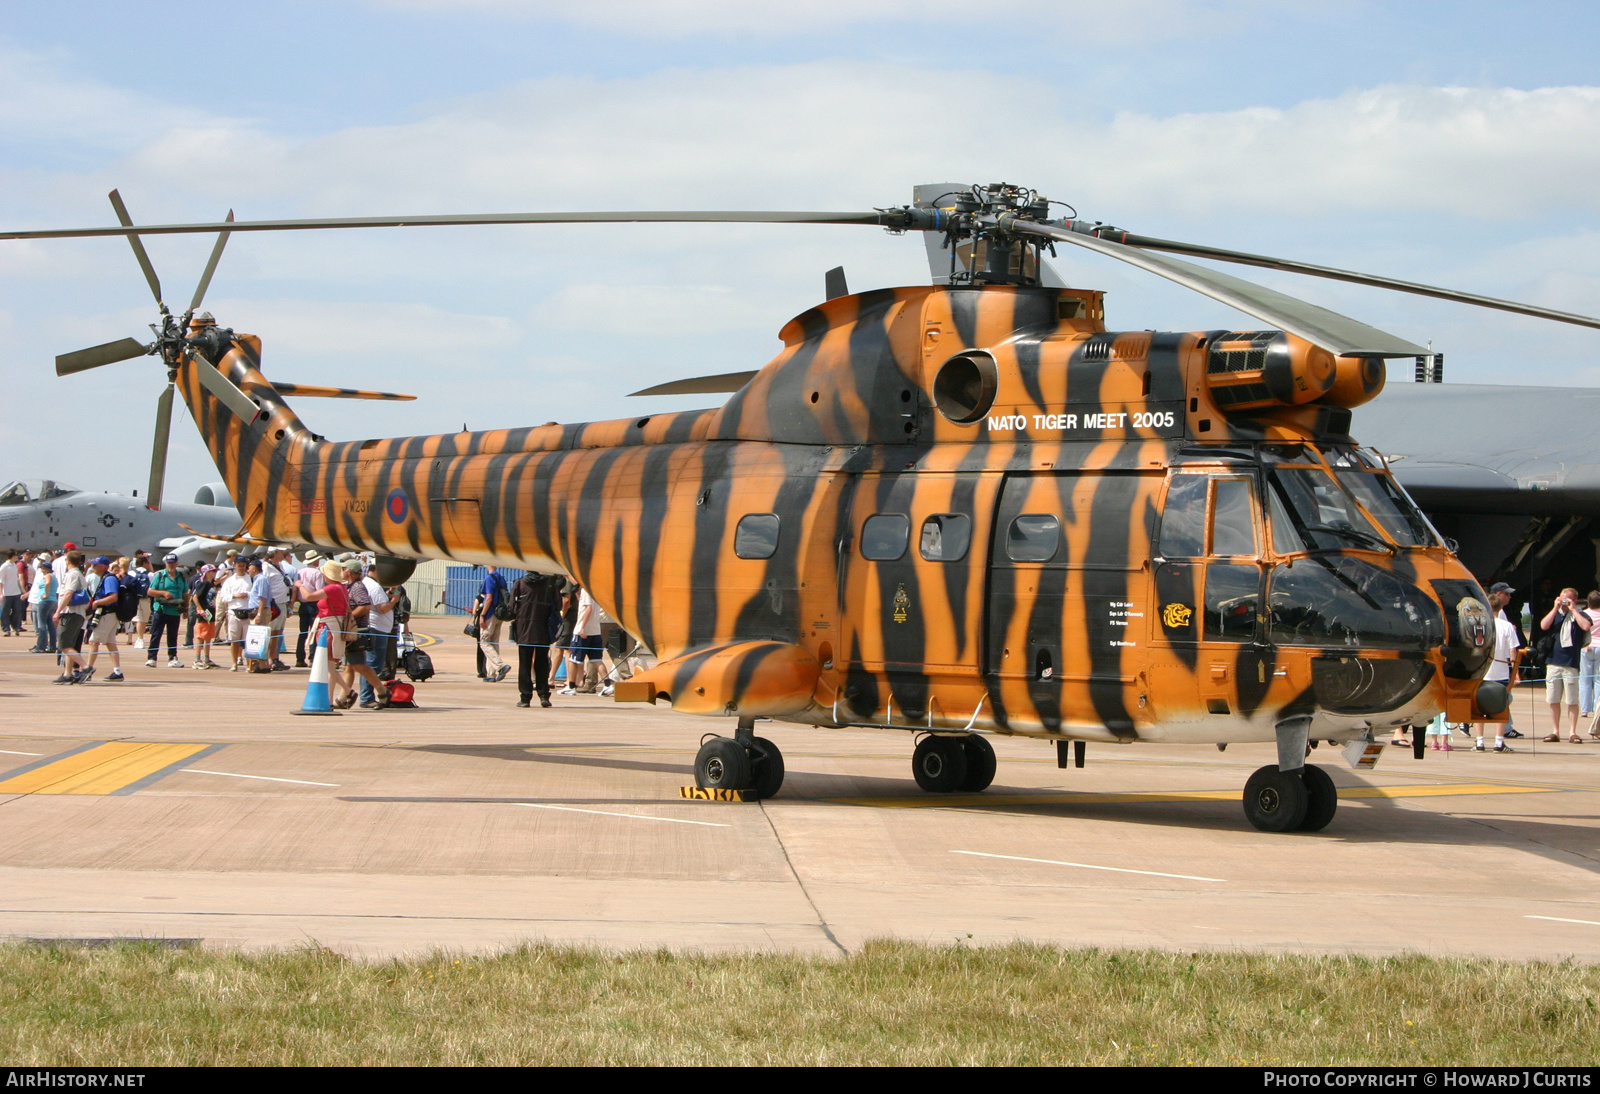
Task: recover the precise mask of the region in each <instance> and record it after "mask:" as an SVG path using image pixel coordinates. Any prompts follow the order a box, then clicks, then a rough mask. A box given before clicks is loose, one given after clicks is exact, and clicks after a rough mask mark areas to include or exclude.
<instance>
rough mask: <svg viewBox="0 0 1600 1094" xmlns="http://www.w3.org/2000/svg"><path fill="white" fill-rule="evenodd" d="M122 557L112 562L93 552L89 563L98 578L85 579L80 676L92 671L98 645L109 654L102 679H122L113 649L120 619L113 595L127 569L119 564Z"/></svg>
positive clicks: (118, 656)
mask: <svg viewBox="0 0 1600 1094" xmlns="http://www.w3.org/2000/svg"><path fill="white" fill-rule="evenodd" d="M122 561H123V560H122V559H118V560H117V563H116V564H113V563H112V561H111V559H110V558H108V557H107V556H105V555H96V556H95V558H94V561H93V562H91V563H90V564H89V565H90V568H91V570H92V571H93V572H94V575H95V576H96V577H98V578H99V579H100V580H99V582H98V583H96V582H95V581H94V580H92V579H91V580H90V582H89V588H90V591H91V595H92V596H93V599H92V600H90V601H89V613H90V614H89V626H88V631H89V638H88V641H89V665H88V668H86V669H85V670H84V676H83V679H84V680H87V679H89V676H90V675H92V674H93V673H94V663H95V662H96V661H97V660H99V659H100V647H102V646H104V647H105V649H106V652H107V653H109V654H110V655H111V674H110V675H109V676H107V677H106V679H107V680H109V681H111V682H113V683H120V682H121V681H122V680H123V675H122V654H121V653H119V652H117V632H118V631H120V630H121V629H122V621H121V620H120V619H118V618H117V599H118V597H119V595H120V594H121V592H122V582H123V581H124V580H125V578H126V575H127V572H128V571H127V569H126V568H125V567H124V566H122V565H121V563H122ZM118 570H121V573H118Z"/></svg>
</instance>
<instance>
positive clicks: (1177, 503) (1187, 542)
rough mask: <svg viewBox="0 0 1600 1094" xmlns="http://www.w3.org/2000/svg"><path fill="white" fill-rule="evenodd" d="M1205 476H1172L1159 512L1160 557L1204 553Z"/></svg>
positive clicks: (1207, 480)
mask: <svg viewBox="0 0 1600 1094" xmlns="http://www.w3.org/2000/svg"><path fill="white" fill-rule="evenodd" d="M1209 481H1210V480H1209V479H1208V478H1207V477H1206V476H1205V475H1174V476H1173V477H1172V485H1171V486H1169V487H1167V505H1166V508H1165V509H1163V510H1162V513H1161V557H1163V558H1195V557H1198V556H1200V555H1203V554H1205V553H1206V484H1207V483H1208V482H1209Z"/></svg>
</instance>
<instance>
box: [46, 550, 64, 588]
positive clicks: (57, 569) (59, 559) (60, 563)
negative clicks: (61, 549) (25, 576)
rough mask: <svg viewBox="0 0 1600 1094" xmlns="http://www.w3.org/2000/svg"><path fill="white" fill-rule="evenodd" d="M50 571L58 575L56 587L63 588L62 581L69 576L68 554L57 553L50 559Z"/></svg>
mask: <svg viewBox="0 0 1600 1094" xmlns="http://www.w3.org/2000/svg"><path fill="white" fill-rule="evenodd" d="M50 572H51V573H53V574H55V575H56V588H57V589H59V588H61V581H62V579H63V578H65V577H66V576H67V556H66V555H57V556H56V557H55V558H53V559H52V560H51V561H50Z"/></svg>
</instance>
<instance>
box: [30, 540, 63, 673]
mask: <svg viewBox="0 0 1600 1094" xmlns="http://www.w3.org/2000/svg"><path fill="white" fill-rule="evenodd" d="M52 561H54V560H53V559H51V557H50V552H49V551H45V552H44V553H42V554H41V555H40V556H39V558H38V559H37V563H38V564H37V565H36V566H34V568H33V582H32V584H31V585H29V586H28V609H29V611H30V612H32V614H33V646H32V648H31V649H29V651H28V652H29V653H55V652H56V623H55V614H56V589H57V587H58V583H57V581H56V573H55V570H54V569H52V568H51V565H50V564H51V562H52Z"/></svg>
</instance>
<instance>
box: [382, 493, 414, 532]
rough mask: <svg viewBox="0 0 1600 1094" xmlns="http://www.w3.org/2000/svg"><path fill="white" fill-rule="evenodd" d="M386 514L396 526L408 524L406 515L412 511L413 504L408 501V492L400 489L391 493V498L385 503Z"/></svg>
mask: <svg viewBox="0 0 1600 1094" xmlns="http://www.w3.org/2000/svg"><path fill="white" fill-rule="evenodd" d="M383 509H384V512H386V513H388V514H389V519H390V520H392V521H394V522H395V523H396V524H404V523H405V522H406V514H407V513H409V512H410V511H411V504H410V503H409V502H408V501H406V492H405V491H404V490H400V489H394V490H391V491H389V497H388V498H387V499H386V500H385V501H384V503H383Z"/></svg>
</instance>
